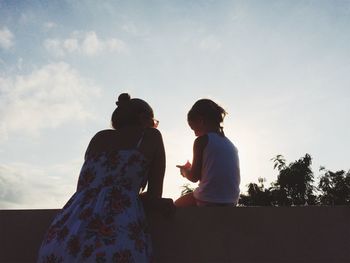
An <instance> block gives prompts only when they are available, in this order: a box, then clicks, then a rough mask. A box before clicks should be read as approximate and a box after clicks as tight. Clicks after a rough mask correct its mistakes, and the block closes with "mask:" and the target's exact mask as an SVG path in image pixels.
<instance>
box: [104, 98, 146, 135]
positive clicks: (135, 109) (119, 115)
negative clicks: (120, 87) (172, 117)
mask: <svg viewBox="0 0 350 263" xmlns="http://www.w3.org/2000/svg"><path fill="white" fill-rule="evenodd" d="M116 105H117V108H116V109H115V110H114V112H113V114H112V118H111V123H112V127H113V128H114V129H117V128H123V127H125V126H130V125H138V124H141V120H142V118H150V119H152V118H153V110H152V108H151V106H150V105H149V104H148V103H147V102H145V101H144V100H141V99H137V98H133V99H131V97H130V95H129V94H128V93H122V94H120V95H119V97H118V101H117V102H116Z"/></svg>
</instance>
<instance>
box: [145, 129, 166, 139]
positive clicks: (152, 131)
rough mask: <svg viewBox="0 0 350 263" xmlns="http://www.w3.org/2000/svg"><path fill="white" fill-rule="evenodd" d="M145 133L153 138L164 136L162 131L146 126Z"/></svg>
mask: <svg viewBox="0 0 350 263" xmlns="http://www.w3.org/2000/svg"><path fill="white" fill-rule="evenodd" d="M144 134H145V135H147V136H149V137H151V138H162V133H161V132H160V131H159V130H158V129H155V128H146V129H145V130H144Z"/></svg>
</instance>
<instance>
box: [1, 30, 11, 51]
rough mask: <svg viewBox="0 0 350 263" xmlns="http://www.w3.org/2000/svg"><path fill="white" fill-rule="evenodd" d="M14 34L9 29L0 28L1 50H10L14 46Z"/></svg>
mask: <svg viewBox="0 0 350 263" xmlns="http://www.w3.org/2000/svg"><path fill="white" fill-rule="evenodd" d="M13 38H14V36H13V34H12V33H11V31H10V30H9V29H8V28H7V27H2V28H0V48H3V49H9V48H10V47H12V46H13Z"/></svg>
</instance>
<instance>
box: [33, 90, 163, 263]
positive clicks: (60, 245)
mask: <svg viewBox="0 0 350 263" xmlns="http://www.w3.org/2000/svg"><path fill="white" fill-rule="evenodd" d="M116 104H117V106H118V107H117V108H116V109H115V111H114V112H113V114H112V120H111V122H112V127H113V128H114V129H111V130H103V131H100V132H98V133H97V134H96V135H95V136H94V137H93V138H92V140H91V141H90V144H89V146H88V148H87V151H86V154H85V162H84V164H83V167H82V169H81V172H80V176H79V180H78V187H77V191H76V192H75V194H74V195H73V196H72V197H71V198H70V200H69V201H68V203H67V204H66V205H65V206H64V207H63V209H62V210H61V211H60V213H59V214H58V215H57V216H56V218H55V219H54V221H53V222H52V224H51V226H50V228H49V230H48V232H47V234H46V236H45V238H44V241H43V243H42V245H41V248H40V251H39V258H38V260H39V262H149V261H151V258H152V247H151V240H150V236H149V233H148V230H147V224H146V220H145V214H144V210H143V206H142V204H141V202H140V199H141V198H140V196H139V192H140V190H141V189H143V188H144V187H145V186H146V184H148V187H147V193H146V194H145V195H143V198H144V199H147V200H149V199H157V198H160V197H161V195H162V187H163V178H164V172H165V152H164V145H163V140H162V136H161V133H160V132H159V131H158V130H157V129H155V128H156V127H157V125H158V121H156V120H155V119H154V116H153V110H152V108H151V107H150V106H149V105H148V104H147V103H146V102H145V101H143V100H141V99H136V98H133V99H131V98H130V96H129V95H128V94H126V93H123V94H121V95H120V96H119V98H118V102H116Z"/></svg>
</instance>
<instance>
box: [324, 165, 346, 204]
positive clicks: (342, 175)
mask: <svg viewBox="0 0 350 263" xmlns="http://www.w3.org/2000/svg"><path fill="white" fill-rule="evenodd" d="M320 171H323V172H324V174H323V175H322V176H321V177H320V181H319V184H318V189H319V190H320V191H321V193H322V194H321V195H320V196H319V197H318V199H319V202H320V204H322V205H348V204H350V171H348V172H345V171H343V170H341V171H337V172H332V171H329V170H326V169H325V168H324V167H321V168H320Z"/></svg>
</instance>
